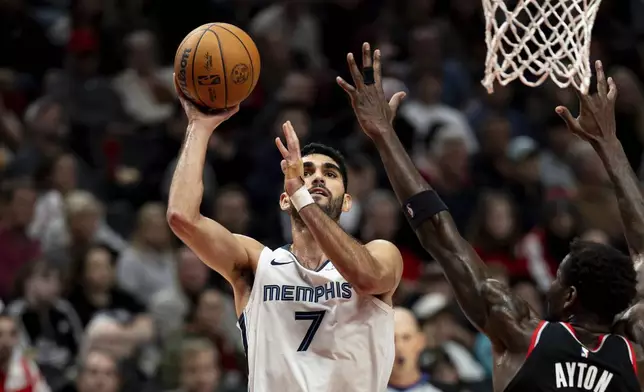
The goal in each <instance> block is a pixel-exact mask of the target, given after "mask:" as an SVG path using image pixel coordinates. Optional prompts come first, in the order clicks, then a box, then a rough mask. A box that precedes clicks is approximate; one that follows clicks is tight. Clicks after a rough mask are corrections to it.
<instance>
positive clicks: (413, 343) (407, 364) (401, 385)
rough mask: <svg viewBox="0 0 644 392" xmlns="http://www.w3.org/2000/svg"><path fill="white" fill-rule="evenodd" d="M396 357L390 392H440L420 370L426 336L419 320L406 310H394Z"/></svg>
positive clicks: (390, 381)
mask: <svg viewBox="0 0 644 392" xmlns="http://www.w3.org/2000/svg"><path fill="white" fill-rule="evenodd" d="M394 311H395V314H394V322H395V327H394V328H395V331H394V334H395V343H396V357H395V360H394V368H393V370H392V372H391V376H390V377H389V389H388V391H389V392H396V391H407V390H410V391H414V390H422V391H424V392H439V390H438V389H437V388H436V387H434V386H432V385H431V384H430V383H429V377H428V375H427V374H423V373H422V372H421V370H420V364H419V362H418V359H419V357H420V354H421V352H422V351H423V349H424V348H425V336H424V335H423V333H422V331H421V330H420V326H419V325H418V320H416V317H415V316H414V314H413V313H412V312H410V311H409V310H408V309H405V308H395V309H394Z"/></svg>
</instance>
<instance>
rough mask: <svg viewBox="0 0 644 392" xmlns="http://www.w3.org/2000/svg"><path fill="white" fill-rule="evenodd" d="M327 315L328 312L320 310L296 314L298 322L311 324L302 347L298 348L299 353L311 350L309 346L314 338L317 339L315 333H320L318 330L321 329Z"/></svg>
mask: <svg viewBox="0 0 644 392" xmlns="http://www.w3.org/2000/svg"><path fill="white" fill-rule="evenodd" d="M325 314H326V310H319V311H317V312H295V320H296V321H310V322H311V325H310V326H309V329H308V330H307V331H306V335H304V339H302V343H300V347H298V348H297V351H306V350H308V349H309V346H310V345H311V342H312V341H313V337H315V333H316V332H317V331H318V328H320V325H321V324H322V319H323V318H324V315H325Z"/></svg>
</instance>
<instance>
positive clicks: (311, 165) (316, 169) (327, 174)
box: [280, 154, 351, 220]
mask: <svg viewBox="0 0 644 392" xmlns="http://www.w3.org/2000/svg"><path fill="white" fill-rule="evenodd" d="M302 161H304V186H306V188H307V189H308V190H309V192H310V193H311V196H313V200H315V203H316V204H317V205H318V206H320V208H322V210H324V212H326V214H327V215H328V216H329V217H331V218H332V219H334V220H337V219H339V218H340V214H342V212H347V211H349V209H350V208H351V197H350V196H349V194H347V193H345V192H346V190H345V189H344V182H343V180H342V174H341V173H340V168H339V166H338V164H337V163H336V162H335V161H334V160H333V159H331V158H329V157H327V156H326V155H322V154H311V155H307V156H305V157H302ZM280 202H281V203H282V205H283V208H284V207H287V208H288V209H289V210H290V213H291V216H293V217H296V216H297V211H295V208H294V207H293V206H291V205H290V203H288V201H287V200H286V197H285V194H282V200H281V201H280ZM285 203H286V204H285Z"/></svg>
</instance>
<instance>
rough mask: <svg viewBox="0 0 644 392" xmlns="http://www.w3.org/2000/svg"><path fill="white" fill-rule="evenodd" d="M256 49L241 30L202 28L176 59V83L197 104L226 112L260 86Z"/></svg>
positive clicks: (190, 36) (219, 25) (185, 41)
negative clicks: (225, 110) (258, 84)
mask: <svg viewBox="0 0 644 392" xmlns="http://www.w3.org/2000/svg"><path fill="white" fill-rule="evenodd" d="M259 71H260V59H259V52H258V51H257V46H255V43H254V42H253V40H252V39H251V38H250V36H248V34H246V32H244V31H243V30H242V29H240V28H239V27H236V26H233V25H231V24H226V23H209V24H205V25H203V26H199V27H197V28H196V29H194V30H193V31H191V32H190V33H189V34H188V35H187V36H186V38H184V39H183V41H182V42H181V44H180V45H179V49H177V53H176V55H175V57H174V73H175V75H176V76H175V77H176V79H177V80H176V82H177V85H178V86H179V88H180V89H181V92H182V93H183V95H185V96H186V98H188V99H190V100H191V101H192V102H193V103H194V104H195V105H197V106H200V107H203V108H209V109H226V108H230V107H233V106H235V105H238V104H239V103H240V102H241V101H243V100H244V99H246V98H247V97H248V96H249V95H250V93H251V92H252V91H253V89H254V88H255V86H256V85H257V80H258V79H259Z"/></svg>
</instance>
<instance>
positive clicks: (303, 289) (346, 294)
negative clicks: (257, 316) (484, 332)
mask: <svg viewBox="0 0 644 392" xmlns="http://www.w3.org/2000/svg"><path fill="white" fill-rule="evenodd" d="M352 293H353V292H352V290H351V284H349V283H348V282H327V283H326V284H324V285H321V286H293V285H287V284H284V285H276V284H267V285H264V302H267V301H296V302H313V303H318V302H320V301H328V300H330V299H334V298H341V299H350V298H351V296H352Z"/></svg>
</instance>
